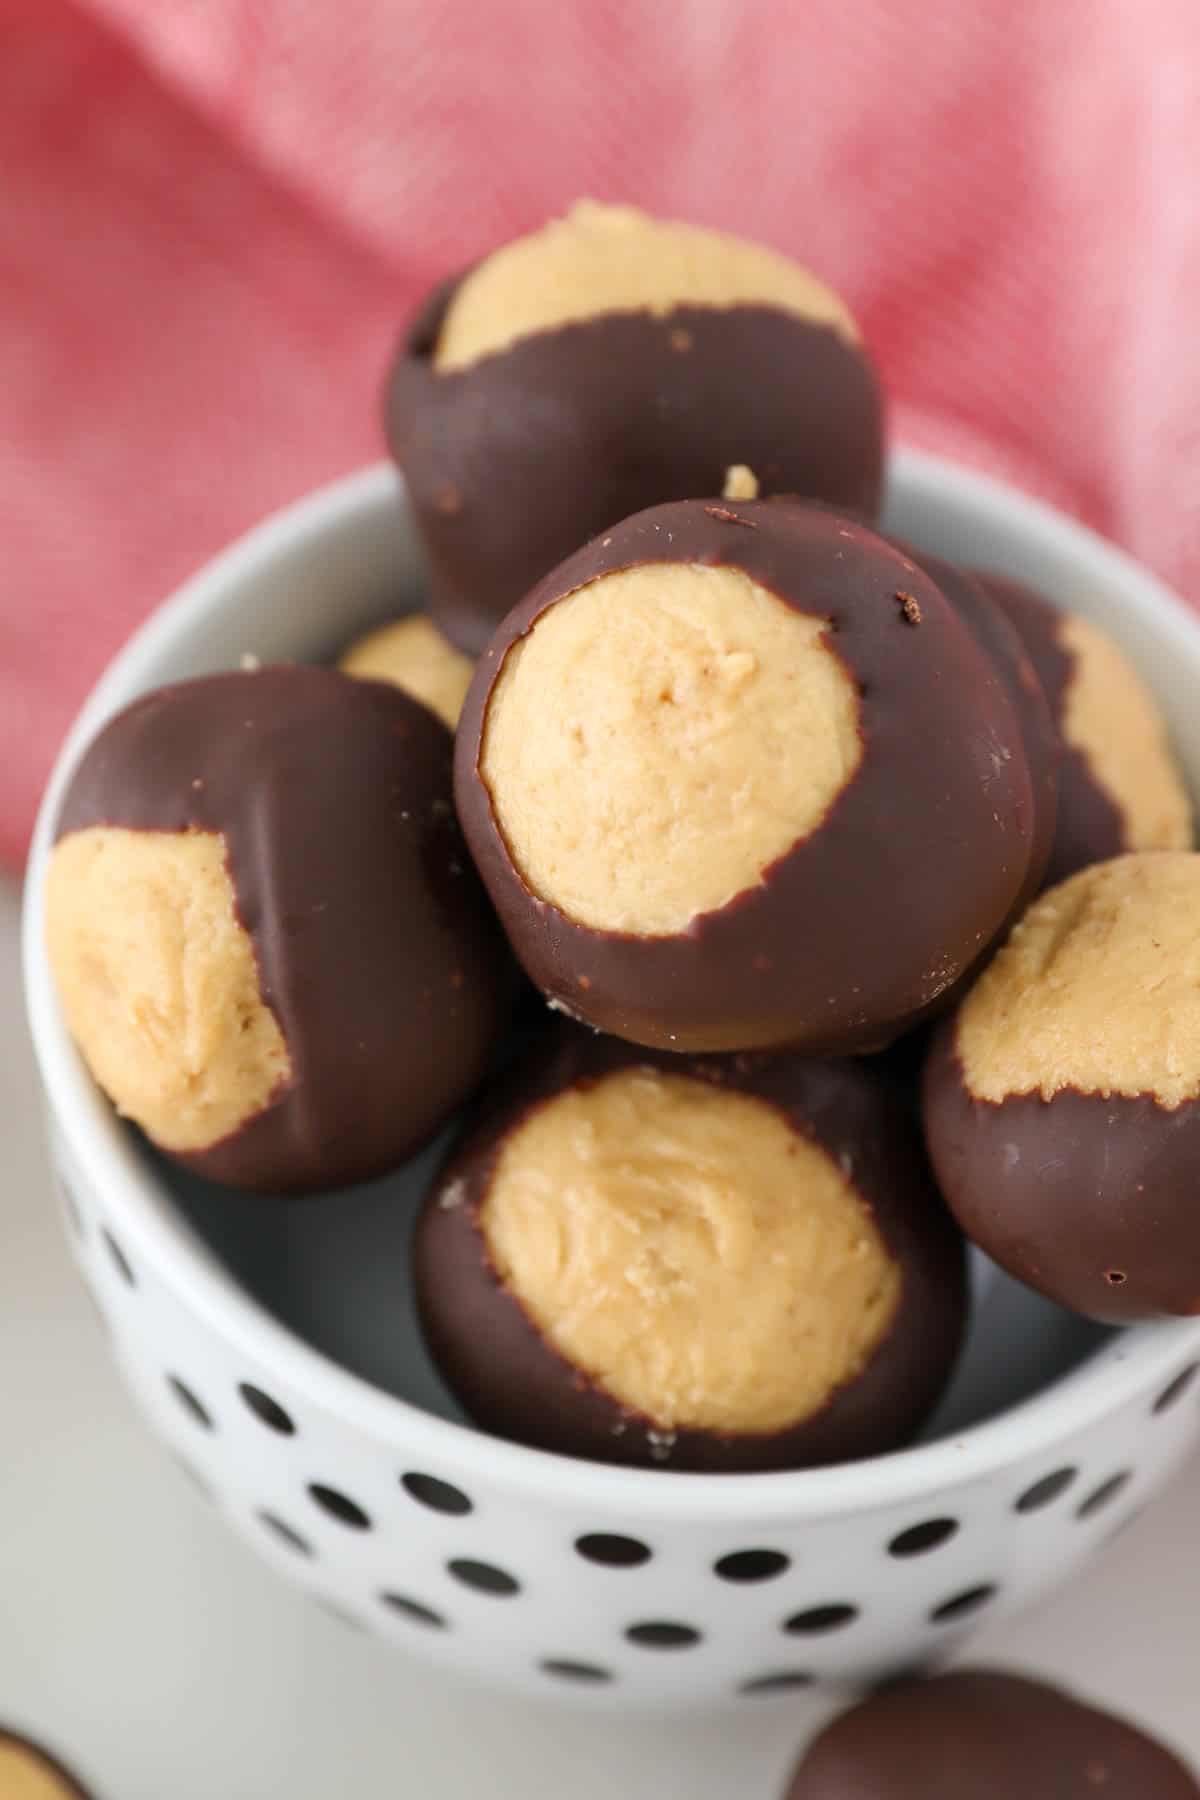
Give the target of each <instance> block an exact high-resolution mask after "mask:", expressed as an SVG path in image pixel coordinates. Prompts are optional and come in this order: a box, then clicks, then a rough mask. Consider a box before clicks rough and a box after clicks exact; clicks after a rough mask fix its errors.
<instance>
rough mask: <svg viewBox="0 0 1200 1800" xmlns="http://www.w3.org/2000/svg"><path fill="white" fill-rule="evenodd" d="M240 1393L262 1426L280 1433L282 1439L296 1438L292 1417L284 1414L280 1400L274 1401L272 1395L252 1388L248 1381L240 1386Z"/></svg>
mask: <svg viewBox="0 0 1200 1800" xmlns="http://www.w3.org/2000/svg"><path fill="white" fill-rule="evenodd" d="M238 1393H239V1394H240V1395H241V1396H242V1399H243V1400H244V1401H245V1403H246V1405H247V1406H248V1407H249V1408H250V1411H251V1412H252V1413H253V1414H254V1416H255V1418H256V1419H257V1420H258V1421H259V1423H260V1424H261V1425H265V1426H267V1428H268V1429H269V1430H270V1431H278V1432H279V1434H280V1435H281V1436H282V1437H294V1436H295V1432H296V1427H295V1425H294V1424H293V1423H292V1419H291V1415H290V1413H286V1412H284V1410H283V1408H282V1406H280V1404H279V1402H278V1400H272V1398H271V1396H270V1394H264V1393H263V1391H262V1389H261V1388H256V1387H252V1386H251V1384H250V1382H248V1381H243V1382H242V1383H241V1384H240V1386H239V1387H238Z"/></svg>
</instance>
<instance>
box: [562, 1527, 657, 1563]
mask: <svg viewBox="0 0 1200 1800" xmlns="http://www.w3.org/2000/svg"><path fill="white" fill-rule="evenodd" d="M575 1548H576V1550H578V1552H579V1554H580V1556H583V1557H586V1558H587V1560H588V1562H594V1563H603V1564H604V1565H605V1567H606V1568H609V1569H636V1568H638V1567H639V1565H640V1564H641V1563H646V1562H649V1561H650V1555H651V1551H650V1546H649V1544H643V1543H642V1542H641V1540H640V1538H631V1537H619V1536H617V1534H616V1533H615V1532H609V1531H589V1532H588V1533H587V1534H586V1535H585V1536H584V1537H581V1538H576V1539H575Z"/></svg>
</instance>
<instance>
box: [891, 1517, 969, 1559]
mask: <svg viewBox="0 0 1200 1800" xmlns="http://www.w3.org/2000/svg"><path fill="white" fill-rule="evenodd" d="M957 1531H958V1520H957V1519H925V1520H923V1521H922V1523H921V1524H920V1525H910V1526H909V1527H908V1530H907V1531H902V1532H901V1533H900V1534H899V1536H898V1537H894V1538H893V1539H892V1541H891V1543H890V1544H889V1545H888V1555H889V1556H924V1555H925V1554H926V1552H927V1551H929V1550H937V1549H938V1548H939V1547H940V1546H941V1545H942V1544H948V1543H949V1542H950V1539H951V1538H952V1537H954V1536H955V1534H956V1532H957Z"/></svg>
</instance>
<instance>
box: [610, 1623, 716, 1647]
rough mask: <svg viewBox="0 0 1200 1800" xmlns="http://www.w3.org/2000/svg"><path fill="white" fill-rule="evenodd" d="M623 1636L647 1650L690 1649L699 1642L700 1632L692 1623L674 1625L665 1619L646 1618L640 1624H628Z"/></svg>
mask: <svg viewBox="0 0 1200 1800" xmlns="http://www.w3.org/2000/svg"><path fill="white" fill-rule="evenodd" d="M625 1636H626V1637H627V1638H628V1639H629V1641H630V1643H631V1644H641V1645H642V1647H643V1648H644V1649H647V1650H690V1649H691V1647H692V1645H693V1644H698V1643H699V1642H700V1633H699V1632H698V1631H697V1630H696V1629H695V1627H694V1626H692V1625H676V1624H674V1623H673V1622H671V1621H670V1620H667V1619H647V1620H646V1621H645V1623H643V1624H641V1625H630V1626H629V1627H628V1629H627V1630H626V1633H625Z"/></svg>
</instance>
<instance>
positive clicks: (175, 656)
mask: <svg viewBox="0 0 1200 1800" xmlns="http://www.w3.org/2000/svg"><path fill="white" fill-rule="evenodd" d="M887 523H888V525H889V527H891V528H892V529H894V530H896V531H898V532H901V533H902V534H903V535H905V536H906V537H908V538H909V539H911V540H912V541H913V542H915V543H916V544H918V545H920V546H923V547H926V548H928V549H930V550H936V551H939V552H941V553H943V554H947V555H951V556H959V557H962V558H963V559H964V560H969V561H974V562H977V563H980V564H984V565H989V566H991V567H994V568H996V569H1002V570H1007V571H1009V572H1010V573H1012V574H1014V575H1016V576H1020V577H1024V578H1026V579H1028V580H1030V581H1032V582H1033V583H1035V584H1036V585H1037V586H1039V587H1040V588H1041V589H1042V590H1043V591H1044V592H1046V593H1047V594H1048V595H1049V596H1050V597H1051V598H1052V599H1055V600H1057V601H1058V602H1059V603H1061V604H1064V605H1071V606H1073V607H1075V608H1077V609H1078V610H1080V611H1082V612H1086V613H1089V614H1091V615H1092V616H1093V617H1095V618H1096V619H1097V620H1098V621H1099V622H1101V623H1103V624H1104V625H1105V626H1106V627H1108V628H1109V629H1110V630H1112V631H1113V633H1114V635H1116V636H1117V637H1118V638H1120V639H1121V641H1122V642H1123V643H1124V644H1125V646H1126V648H1127V649H1128V650H1129V651H1130V653H1131V654H1132V655H1133V657H1134V659H1135V660H1136V661H1137V662H1138V663H1139V665H1140V666H1141V668H1142V670H1143V673H1144V674H1145V675H1146V677H1147V678H1148V680H1149V681H1150V682H1151V684H1152V686H1153V687H1154V688H1155V689H1156V691H1157V692H1158V694H1159V696H1160V698H1161V700H1162V702H1163V704H1164V706H1165V708H1166V711H1167V715H1168V719H1169V721H1170V724H1171V727H1172V730H1173V733H1174V736H1175V741H1176V744H1177V748H1178V749H1179V751H1180V753H1181V755H1182V756H1183V759H1184V762H1185V764H1186V766H1187V767H1188V770H1189V773H1190V774H1191V776H1192V778H1193V783H1194V784H1195V783H1196V781H1197V778H1198V777H1200V713H1197V711H1196V709H1194V708H1193V706H1192V704H1191V694H1192V692H1194V684H1195V683H1196V682H1197V680H1200V628H1198V627H1197V625H1196V623H1195V622H1194V621H1193V620H1192V619H1191V618H1190V617H1189V616H1188V615H1187V613H1186V612H1185V611H1184V609H1183V608H1182V606H1180V604H1179V603H1178V602H1177V601H1175V600H1174V599H1173V598H1172V597H1171V596H1170V595H1169V594H1167V593H1165V591H1164V590H1162V589H1161V588H1159V587H1158V586H1157V584H1155V583H1154V582H1152V581H1151V580H1150V578H1149V577H1147V576H1146V575H1145V574H1144V573H1143V572H1141V571H1139V570H1137V569H1136V568H1134V566H1133V565H1132V564H1129V563H1127V562H1126V561H1125V559H1123V558H1121V557H1119V556H1118V555H1116V554H1115V553H1114V552H1112V551H1111V550H1109V549H1108V548H1107V547H1106V546H1103V545H1101V544H1100V543H1099V542H1098V541H1097V540H1094V539H1091V538H1090V537H1089V536H1088V535H1087V534H1086V533H1081V532H1079V531H1078V530H1077V529H1076V528H1074V527H1071V526H1070V525H1068V524H1066V523H1065V522H1064V521H1061V520H1058V519H1057V518H1056V517H1055V515H1053V514H1051V513H1049V512H1048V511H1046V510H1045V509H1043V508H1039V507H1037V506H1035V505H1034V504H1033V503H1031V502H1027V501H1024V500H1022V499H1021V498H1020V497H1019V496H1015V495H1013V494H1011V493H1008V492H1007V491H1006V490H1004V489H1002V488H998V487H997V486H995V485H994V484H991V483H988V482H986V481H982V480H979V479H977V478H972V477H969V476H964V475H962V474H960V473H957V472H955V471H951V470H947V469H946V468H945V466H944V465H941V464H938V463H936V462H934V461H933V460H932V459H927V458H922V457H919V456H914V455H911V454H905V453H901V454H900V455H899V456H898V457H897V458H896V460H895V463H894V465H893V470H892V479H891V487H890V494H889V505H888V515H887ZM421 585H422V578H421V568H420V557H419V551H418V547H417V545H416V542H415V538H414V535H413V533H412V529H411V525H410V522H409V520H408V518H407V514H406V511H405V509H404V508H403V506H402V505H401V503H400V502H399V500H398V498H397V493H396V487H395V483H394V481H393V479H392V477H391V476H390V474H389V473H388V472H386V471H384V470H378V471H373V472H370V473H369V474H367V475H365V476H363V477H359V478H356V479H355V480H354V481H352V482H351V483H348V484H343V487H342V489H341V490H340V494H339V490H336V489H335V490H331V491H330V494H329V496H328V497H327V499H326V500H325V501H324V502H323V503H318V504H312V503H310V504H307V505H302V506H301V507H300V508H298V509H295V510H294V511H293V512H292V513H291V514H290V515H289V514H285V515H282V516H281V517H280V518H279V519H277V520H276V521H274V522H272V523H271V524H269V525H268V526H267V527H265V528H264V529H263V530H262V531H260V532H259V533H256V534H255V535H254V537H253V539H252V540H250V541H249V542H248V543H246V544H243V545H241V546H235V547H234V549H233V550H232V551H231V552H229V553H228V554H227V555H226V556H225V557H224V558H222V559H220V561H219V562H218V563H217V564H214V565H212V566H211V567H210V568H209V569H208V570H206V571H204V572H203V573H202V575H201V576H199V577H197V580H196V582H194V583H193V584H191V586H190V588H189V589H185V590H184V592H183V593H182V594H181V595H180V596H178V597H177V599H176V600H175V601H174V602H173V603H172V604H171V605H170V606H169V607H167V608H166V609H164V611H163V612H162V613H161V614H159V615H158V616H156V618H155V619H154V620H152V621H151V623H150V625H149V626H148V627H147V628H146V629H145V630H144V631H143V632H142V633H141V634H140V635H139V637H138V638H137V639H136V640H135V641H134V643H133V644H132V645H131V646H130V648H129V650H127V652H126V653H125V655H124V656H123V657H122V658H121V660H120V662H119V664H118V665H116V666H115V667H114V669H113V670H112V671H110V674H109V676H108V677H106V679H105V681H104V682H103V683H102V684H101V687H100V689H99V690H98V691H97V693H96V695H95V696H94V697H93V700H92V702H91V703H90V704H89V707H88V709H87V710H86V712H85V714H84V716H83V718H82V719H81V721H80V723H79V726H78V728H77V730H76V733H75V735H74V737H73V739H72V743H71V746H69V749H68V752H67V756H66V758H65V759H64V761H66V762H69V761H70V758H71V755H72V752H74V753H76V754H77V753H78V750H79V749H81V748H82V746H83V744H84V743H85V742H86V741H87V740H88V739H89V738H90V737H91V736H92V735H93V733H94V731H95V730H96V728H97V726H98V725H99V723H100V722H101V720H102V719H103V718H104V717H105V716H107V714H109V713H110V712H112V711H113V710H115V709H116V708H117V707H119V706H122V705H124V704H125V703H126V702H127V701H128V700H129V699H130V698H132V697H133V696H134V695H135V694H137V693H138V692H141V691H142V690H144V689H145V688H147V687H150V686H154V685H157V684H158V683H160V682H163V681H167V680H172V679H181V678H184V677H187V676H190V675H195V674H201V673H206V672H209V671H212V670H216V669H222V668H228V667H232V666H236V665H237V664H238V662H239V661H240V660H241V659H242V658H243V657H245V656H247V655H252V656H256V657H258V658H260V659H261V660H263V661H269V660H282V659H290V660H301V661H306V660H310V661H315V660H322V659H325V658H329V657H331V656H333V655H335V654H336V653H337V652H338V651H339V650H340V649H341V648H342V647H343V646H344V644H345V643H346V642H347V641H348V640H350V639H351V638H352V637H353V636H355V635H356V634H357V633H359V632H361V631H363V630H365V629H366V628H367V627H369V626H370V625H372V624H374V623H376V622H378V621H379V620H381V619H383V618H385V617H387V616H389V615H392V614H396V613H400V612H403V611H406V610H409V609H410V608H411V607H413V606H414V605H418V604H419V603H420V595H421ZM201 601H202V604H200V602H201ZM60 780H61V771H60ZM51 804H52V802H51ZM35 863H36V857H35ZM31 893H34V894H35V895H36V877H35V880H34V883H33V885H32V886H31ZM444 1147H445V1146H444V1141H443V1143H442V1144H440V1145H435V1146H433V1147H431V1148H430V1149H429V1150H427V1151H426V1152H425V1153H424V1154H423V1155H422V1156H421V1157H419V1158H417V1159H416V1160H415V1161H413V1162H412V1163H411V1164H409V1165H408V1166H407V1167H406V1168H405V1169H403V1170H402V1171H399V1172H398V1173H396V1174H395V1175H392V1176H390V1177H388V1178H386V1179H385V1180H382V1181H377V1182H374V1183H371V1184H368V1185H366V1186H363V1187H360V1188H358V1189H355V1190H352V1191H347V1192H345V1193H342V1194H338V1195H333V1196H325V1197H322V1198H321V1199H319V1200H310V1201H300V1202H293V1203H288V1204H280V1203H279V1202H277V1201H275V1202H273V1201H266V1200H256V1199H254V1198H252V1197H247V1196H245V1195H242V1194H237V1193H233V1192H231V1191H229V1190H225V1189H221V1188H219V1187H216V1186H213V1185H212V1184H209V1183H206V1182H202V1181H200V1180H198V1179H196V1178H194V1177H191V1176H189V1175H187V1174H186V1173H183V1172H181V1171H179V1170H177V1169H175V1168H173V1167H172V1166H171V1165H170V1164H168V1163H167V1162H165V1161H164V1160H163V1159H161V1158H159V1157H157V1156H156V1155H155V1154H154V1153H153V1152H152V1151H151V1150H149V1149H148V1148H145V1147H142V1148H141V1150H140V1154H141V1155H142V1156H143V1158H144V1160H145V1164H146V1166H147V1169H148V1172H149V1173H150V1175H151V1177H152V1179H153V1181H154V1182H155V1184H156V1186H159V1189H160V1191H164V1190H165V1191H166V1192H167V1193H169V1195H170V1196H171V1198H172V1200H173V1202H174V1204H175V1205H176V1206H177V1208H178V1209H179V1211H180V1212H181V1213H182V1214H183V1215H184V1217H185V1218H186V1220H187V1221H188V1223H189V1224H190V1226H191V1228H192V1230H193V1231H194V1233H195V1234H196V1235H197V1236H198V1237H199V1238H200V1239H201V1240H202V1242H203V1243H204V1244H205V1245H206V1246H207V1247H208V1249H209V1251H210V1252H211V1253H212V1254H213V1255H214V1256H215V1257H216V1258H217V1259H218V1261H219V1262H220V1264H221V1265H222V1266H223V1267H224V1269H225V1270H227V1271H228V1273H229V1274H230V1275H231V1276H232V1277H233V1278H234V1280H235V1281H236V1282H237V1283H238V1284H239V1285H240V1286H241V1288H242V1289H243V1290H244V1291H246V1292H247V1293H248V1294H250V1295H251V1296H253V1298H254V1299H255V1300H256V1301H257V1302H258V1303H259V1305H261V1306H262V1307H263V1308H265V1309H266V1310H267V1311H268V1312H269V1313H270V1314H272V1315H273V1316H274V1317H275V1318H276V1319H277V1320H279V1321H280V1322H281V1323H282V1324H283V1325H284V1326H286V1327H287V1328H288V1329H290V1330H291V1331H293V1332H294V1333H295V1334H296V1335H297V1336H299V1337H300V1338H302V1339H304V1340H306V1341H307V1342H308V1343H309V1344H310V1345H311V1346H313V1347H314V1348H315V1349H317V1350H318V1351H320V1352H322V1353H324V1354H325V1355H326V1356H327V1357H329V1358H330V1359H331V1360H332V1361H333V1362H335V1363H337V1364H340V1365H341V1366H343V1367H345V1368H348V1369H350V1370H351V1371H353V1372H354V1373H356V1374H358V1375H360V1376H362V1377H364V1378H366V1379H367V1380H368V1381H369V1382H371V1383H372V1384H374V1385H375V1386H376V1387H378V1388H381V1389H383V1390H385V1391H386V1392H389V1393H392V1394H395V1395H398V1396H400V1397H401V1398H403V1399H405V1400H407V1401H409V1402H411V1403H412V1404H414V1405H415V1406H418V1407H420V1408H422V1409H424V1410H426V1411H428V1412H431V1413H433V1414H436V1415H438V1416H440V1417H442V1418H446V1419H454V1420H459V1419H461V1414H460V1413H459V1411H458V1409H457V1407H456V1405H455V1403H454V1402H453V1400H452V1399H451V1398H450V1396H449V1395H448V1394H447V1392H446V1390H445V1389H444V1388H443V1386H442V1384H441V1382H440V1381H439V1379H438V1377H437V1374H436V1372H435V1371H434V1369H433V1368H432V1366H431V1364H430V1361H429V1359H428V1357H427V1355H426V1353H425V1350H424V1346H423V1344H422V1342H421V1338H420V1334H419V1331H418V1329H417V1326H416V1320H415V1316H414V1311H413V1301H412V1293H411V1284H410V1281H409V1255H408V1251H409V1236H410V1231H411V1226H412V1220H413V1215H414V1210H415V1204H416V1202H417V1200H418V1199H419V1197H420V1196H421V1194H422V1193H423V1191H424V1188H425V1186H426V1184H427V1182H428V1180H429V1178H430V1175H431V1173H432V1171H433V1169H434V1168H435V1167H436V1164H437V1161H438V1159H439V1156H440V1154H441V1153H442V1151H443V1150H444ZM974 1278H975V1296H976V1299H975V1305H974V1308H973V1313H972V1324H971V1331H970V1337H969V1341H968V1345H967V1348H966V1351H965V1354H964V1356H963V1358H962V1361H961V1364H960V1367H959V1370H958V1372H957V1375H956V1378H955V1381H954V1383H953V1385H952V1388H951V1390H950V1392H949V1393H948V1394H947V1396H946V1398H945V1400H944V1402H943V1405H942V1406H941V1408H940V1409H939V1411H938V1413H937V1415H936V1417H935V1419H934V1420H933V1421H932V1422H931V1424H930V1426H929V1428H928V1430H927V1432H926V1434H925V1436H926V1441H930V1440H934V1439H937V1438H939V1437H944V1436H946V1435H948V1434H950V1433H959V1432H961V1431H962V1430H963V1429H964V1428H965V1427H966V1426H968V1425H971V1424H975V1423H978V1422H981V1421H983V1420H985V1419H988V1418H992V1417H995V1416H996V1415H998V1414H1000V1413H1002V1412H1004V1411H1006V1410H1008V1409H1009V1408H1010V1407H1012V1406H1014V1405H1016V1404H1017V1403H1019V1402H1020V1401H1022V1400H1024V1399H1026V1398H1029V1397H1030V1396H1032V1395H1033V1394H1035V1393H1036V1392H1038V1391H1039V1390H1041V1389H1043V1388H1045V1387H1047V1386H1048V1385H1049V1384H1051V1383H1053V1382H1054V1381H1055V1380H1057V1379H1058V1378H1059V1377H1061V1376H1063V1375H1065V1374H1067V1373H1068V1372H1069V1371H1070V1370H1072V1369H1074V1368H1076V1367H1078V1366H1079V1365H1080V1364H1081V1363H1082V1362H1084V1361H1085V1360H1086V1359H1087V1358H1088V1357H1089V1356H1091V1355H1092V1354H1093V1353H1094V1352H1095V1351H1096V1350H1097V1349H1098V1348H1099V1347H1100V1346H1101V1345H1102V1344H1103V1343H1105V1342H1106V1341H1107V1340H1108V1339H1109V1338H1110V1337H1111V1335H1112V1334H1111V1333H1109V1332H1107V1331H1105V1330H1103V1329H1101V1328H1099V1327H1096V1326H1094V1325H1090V1324H1088V1323H1087V1322H1085V1321H1083V1320H1080V1319H1077V1318H1075V1317H1073V1316H1072V1315H1070V1314H1067V1313H1065V1312H1063V1311H1061V1310H1060V1309H1058V1308H1056V1307H1053V1306H1051V1305H1049V1304H1048V1303H1047V1302H1045V1301H1043V1300H1041V1299H1039V1298H1038V1297H1037V1296H1035V1295H1033V1294H1030V1293H1028V1292H1027V1291H1026V1290H1024V1289H1023V1288H1021V1287H1019V1286H1018V1285H1017V1284H1016V1283H1014V1282H1012V1281H1010V1280H1008V1278H1007V1277H1005V1276H1003V1275H1001V1274H1000V1273H999V1272H998V1271H996V1270H995V1269H993V1268H992V1267H991V1266H990V1265H988V1264H986V1263H985V1261H984V1259H983V1258H981V1257H977V1258H976V1262H975V1268H974Z"/></svg>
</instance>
